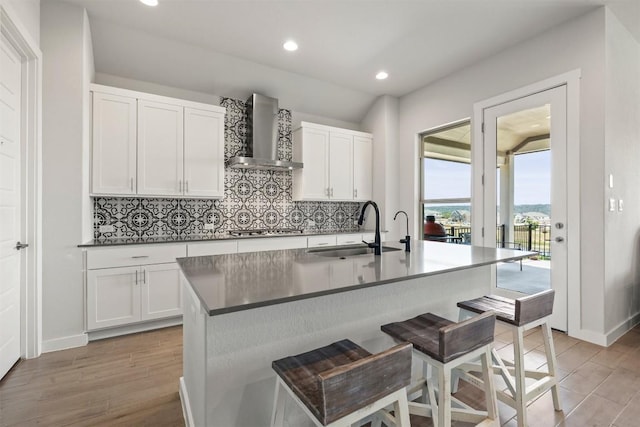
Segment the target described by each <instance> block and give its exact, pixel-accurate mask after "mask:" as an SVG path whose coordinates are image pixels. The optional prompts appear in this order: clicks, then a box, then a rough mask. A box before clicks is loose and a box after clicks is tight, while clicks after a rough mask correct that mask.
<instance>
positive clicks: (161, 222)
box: [93, 98, 360, 240]
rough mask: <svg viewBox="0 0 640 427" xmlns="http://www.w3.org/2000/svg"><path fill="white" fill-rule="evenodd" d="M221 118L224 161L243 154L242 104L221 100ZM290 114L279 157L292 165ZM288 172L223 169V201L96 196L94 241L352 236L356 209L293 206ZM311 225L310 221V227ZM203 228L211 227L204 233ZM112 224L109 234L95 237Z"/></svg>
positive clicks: (283, 120)
mask: <svg viewBox="0 0 640 427" xmlns="http://www.w3.org/2000/svg"><path fill="white" fill-rule="evenodd" d="M220 105H221V106H223V107H225V108H226V109H227V113H226V115H225V149H224V152H225V160H228V159H229V158H230V157H233V156H238V155H244V154H245V151H246V146H245V135H246V108H245V103H244V102H243V101H240V100H236V99H231V98H222V101H221V103H220ZM291 144H292V142H291V111H289V110H283V109H281V110H280V111H279V114H278V155H279V156H280V158H281V159H285V160H291V157H292V147H291ZM291 187H292V172H290V171H261V170H248V169H226V170H225V177H224V198H223V199H222V200H209V199H152V198H120V197H97V198H94V200H93V208H94V238H95V239H97V240H107V239H112V238H134V239H135V238H154V237H185V236H193V235H209V236H210V235H211V234H213V233H216V234H226V233H227V232H228V231H229V230H237V229H247V228H268V229H276V228H296V229H305V230H312V231H319V232H332V231H336V232H342V231H346V232H348V231H356V230H357V225H356V224H355V221H356V220H357V218H358V214H359V212H360V204H359V203H355V202H294V201H293V200H292V197H291ZM310 221H313V222H315V224H314V225H311V224H313V223H310ZM205 224H214V227H215V228H214V230H206V229H205V228H204V225H205ZM101 225H112V226H113V227H114V230H115V231H114V232H108V233H102V232H100V226H101Z"/></svg>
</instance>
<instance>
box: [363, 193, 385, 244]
mask: <svg viewBox="0 0 640 427" xmlns="http://www.w3.org/2000/svg"><path fill="white" fill-rule="evenodd" d="M369 205H371V206H373V209H375V211H376V237H375V240H374V242H373V243H369V242H365V241H364V240H363V241H362V242H363V243H366V244H367V246H369V247H370V248H373V253H374V255H381V254H382V250H381V249H382V245H381V244H380V211H379V210H378V205H377V204H376V202H372V201H371V200H369V201H367V202H365V204H364V205H363V206H362V212H360V218H358V225H362V223H363V222H364V213H365V211H366V210H367V206H369Z"/></svg>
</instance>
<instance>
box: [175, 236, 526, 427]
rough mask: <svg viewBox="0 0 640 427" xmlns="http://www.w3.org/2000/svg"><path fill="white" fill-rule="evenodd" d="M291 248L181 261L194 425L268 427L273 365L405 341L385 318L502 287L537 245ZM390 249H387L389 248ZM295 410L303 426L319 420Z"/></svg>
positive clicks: (185, 392) (441, 308) (186, 378)
mask: <svg viewBox="0 0 640 427" xmlns="http://www.w3.org/2000/svg"><path fill="white" fill-rule="evenodd" d="M352 249H353V250H352V251H351V252H350V251H349V248H346V249H345V248H344V247H343V248H342V249H341V251H332V250H331V249H322V250H311V249H290V250H277V251H265V252H249V253H237V254H228V255H215V256H202V257H188V258H179V259H178V264H179V266H180V269H181V272H182V277H181V280H182V291H183V301H184V306H183V312H184V314H183V316H184V318H183V324H184V350H183V351H184V355H183V356H184V359H183V365H184V368H183V377H182V378H181V380H180V396H181V400H182V405H183V410H184V413H185V420H186V422H187V425H191V426H205V425H206V426H263V425H268V424H269V421H270V416H271V410H272V405H273V392H274V385H275V374H274V372H273V370H272V369H271V362H272V361H273V360H277V359H279V358H282V357H284V356H286V355H290V354H296V353H300V352H303V351H306V350H309V349H313V348H317V347H320V346H323V345H326V344H329V343H331V342H335V341H338V340H341V339H344V338H348V339H350V340H352V341H354V342H356V343H358V344H359V345H361V346H363V347H364V348H366V349H367V350H368V351H371V352H374V351H381V350H383V349H385V348H388V347H391V346H392V345H393V342H392V341H391V339H390V338H389V337H387V336H386V335H385V334H383V333H382V332H381V331H380V325H383V324H386V323H389V322H393V321H397V320H401V319H405V318H408V317H411V316H416V315H418V314H421V313H425V312H433V313H436V314H438V315H440V316H442V317H446V318H449V319H456V318H457V316H458V314H457V308H456V303H457V302H458V301H462V300H468V299H470V298H475V297H479V296H482V295H484V294H487V293H488V292H489V291H490V281H491V265H493V264H496V263H498V262H503V261H512V260H518V259H521V258H524V257H527V256H530V255H532V253H530V252H524V251H513V250H506V249H494V248H484V247H477V246H467V245H455V244H446V243H440V242H422V241H418V242H415V243H414V245H413V248H412V251H411V252H405V251H403V250H402V249H401V245H389V246H388V247H386V248H385V247H383V252H382V254H381V255H380V256H375V255H373V254H372V253H371V254H370V253H362V254H359V253H360V252H366V249H365V247H363V246H358V247H354V248H352ZM385 249H386V250H385ZM295 410H296V405H289V408H288V409H287V411H288V415H287V416H288V417H289V422H290V424H291V425H305V423H307V422H308V420H307V419H306V418H305V416H304V414H303V413H302V411H301V410H300V412H299V413H296V412H295Z"/></svg>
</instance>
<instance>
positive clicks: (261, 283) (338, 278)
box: [177, 241, 535, 316]
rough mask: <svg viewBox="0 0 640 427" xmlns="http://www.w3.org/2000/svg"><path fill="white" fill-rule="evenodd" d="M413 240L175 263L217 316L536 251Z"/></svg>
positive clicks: (431, 273)
mask: <svg viewBox="0 0 640 427" xmlns="http://www.w3.org/2000/svg"><path fill="white" fill-rule="evenodd" d="M412 243H413V247H412V251H411V252H405V251H404V250H398V251H391V252H383V254H382V255H380V256H374V255H373V254H367V255H358V256H350V257H346V258H344V259H340V258H329V257H324V256H320V255H317V254H314V253H313V252H309V250H308V249H289V250H278V251H266V252H249V253H238V254H228V255H214V256H201V257H188V258H178V260H177V262H178V264H179V266H180V268H181V270H182V272H183V274H184V277H185V279H186V281H187V282H188V283H189V284H190V285H191V287H192V288H193V290H194V292H195V294H196V295H197V296H198V298H199V299H200V302H201V303H202V307H203V308H204V309H205V310H206V311H207V312H208V314H209V315H210V316H213V315H218V314H224V313H231V312H235V311H242V310H248V309H252V308H256V307H263V306H268V305H274V304H281V303H285V302H290V301H297V300H301V299H306V298H314V297H318V296H322V295H328V294H334V293H339V292H347V291H351V290H355V289H359V288H366V287H371V286H378V285H383V284H387V283H393V282H402V281H405V280H408V279H414V278H419V277H426V276H431V275H436V274H442V273H447V272H453V271H458V270H464V269H469V268H474V267H480V266H485V265H490V264H495V263H498V262H503V261H513V260H519V259H522V258H526V257H529V256H531V255H534V254H535V252H525V251H517V250H508V249H494V248H485V247H480V246H469V245H457V244H447V243H440V242H428V241H416V242H412ZM384 245H385V246H396V245H393V244H384ZM396 247H400V246H396ZM398 286H401V283H399V284H398Z"/></svg>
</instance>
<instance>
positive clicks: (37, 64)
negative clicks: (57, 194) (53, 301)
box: [0, 0, 42, 359]
mask: <svg viewBox="0 0 640 427" xmlns="http://www.w3.org/2000/svg"><path fill="white" fill-rule="evenodd" d="M0 32H1V33H2V34H3V35H4V36H5V37H6V38H7V40H8V41H9V43H10V44H11V46H13V48H14V49H15V50H16V52H18V54H19V55H20V57H21V59H22V96H21V97H22V107H21V110H22V111H21V117H20V155H21V172H20V173H21V176H20V186H21V204H22V218H21V222H22V230H21V232H20V239H21V241H22V242H27V243H29V248H28V249H27V250H25V251H21V252H22V254H21V255H22V258H21V264H22V265H21V283H20V311H21V314H20V317H21V318H20V324H21V326H20V329H21V330H20V355H21V357H23V358H26V359H30V358H34V357H38V356H40V354H41V352H42V52H41V51H40V48H39V47H38V44H37V43H36V42H35V41H34V40H33V39H32V38H31V36H30V35H29V33H28V31H27V29H26V27H25V26H24V25H23V24H22V22H21V21H20V20H19V19H18V16H17V13H16V12H15V11H14V10H13V9H12V8H11V6H10V5H8V4H6V3H5V2H4V1H2V0H0Z"/></svg>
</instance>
